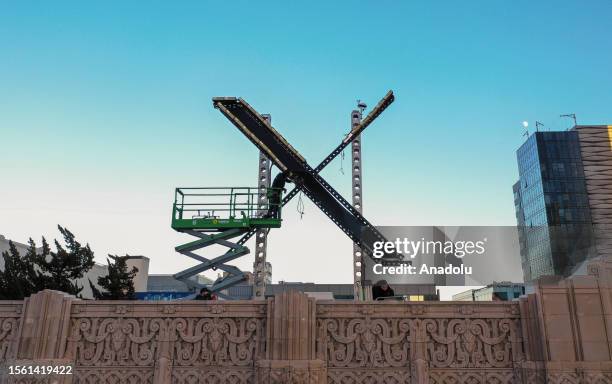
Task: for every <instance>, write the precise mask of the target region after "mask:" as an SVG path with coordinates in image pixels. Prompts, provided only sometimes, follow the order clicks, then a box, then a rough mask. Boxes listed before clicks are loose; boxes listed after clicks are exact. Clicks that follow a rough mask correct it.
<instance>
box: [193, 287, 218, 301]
mask: <svg viewBox="0 0 612 384" xmlns="http://www.w3.org/2000/svg"><path fill="white" fill-rule="evenodd" d="M195 299H196V300H217V296H216V295H214V294H213V293H212V292H210V290H209V289H208V288H206V287H204V288H202V289H200V294H199V295H197V296H196V297H195Z"/></svg>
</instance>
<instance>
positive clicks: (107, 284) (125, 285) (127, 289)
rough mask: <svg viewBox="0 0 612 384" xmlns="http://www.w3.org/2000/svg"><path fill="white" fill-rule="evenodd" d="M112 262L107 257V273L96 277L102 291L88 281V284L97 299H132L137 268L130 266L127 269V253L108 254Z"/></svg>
mask: <svg viewBox="0 0 612 384" xmlns="http://www.w3.org/2000/svg"><path fill="white" fill-rule="evenodd" d="M108 257H110V258H111V259H112V260H113V262H112V263H111V261H110V260H109V259H108V258H107V259H106V262H107V263H108V274H107V275H106V276H101V277H98V285H99V286H100V287H101V288H102V291H100V290H99V289H97V288H96V286H95V285H94V284H93V283H92V282H91V281H89V285H90V287H91V290H92V292H93V294H94V297H95V298H96V299H98V300H132V299H134V293H135V291H134V277H135V276H136V273H138V268H136V267H132V269H131V270H128V266H127V260H128V259H129V257H130V256H129V255H125V256H113V255H108Z"/></svg>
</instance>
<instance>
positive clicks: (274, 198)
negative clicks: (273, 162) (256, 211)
mask: <svg viewBox="0 0 612 384" xmlns="http://www.w3.org/2000/svg"><path fill="white" fill-rule="evenodd" d="M287 181H289V182H290V181H291V180H290V179H289V175H288V174H286V173H285V172H281V173H279V174H278V175H276V177H275V178H274V180H273V181H272V188H270V189H269V190H268V196H267V197H268V212H267V213H266V214H265V216H264V217H272V218H278V213H279V212H280V205H281V197H282V194H283V192H287V190H286V189H285V184H286V183H287Z"/></svg>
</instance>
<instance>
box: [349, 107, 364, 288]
mask: <svg viewBox="0 0 612 384" xmlns="http://www.w3.org/2000/svg"><path fill="white" fill-rule="evenodd" d="M360 122H361V111H359V110H353V111H352V112H351V130H352V129H353V128H354V127H355V126H356V125H359V123H360ZM351 170H352V171H351V173H352V186H353V188H352V191H353V192H352V193H353V208H355V209H356V210H357V211H359V213H363V195H362V190H363V188H362V183H361V180H362V178H361V172H362V166H361V135H359V136H357V137H355V139H354V140H353V143H352V144H351ZM362 257H363V254H362V252H361V248H359V246H358V245H357V244H355V243H353V294H354V298H355V300H362V299H363V298H362V294H363V293H362V290H363V276H364V275H363V270H362V269H363V262H362V261H363V260H362Z"/></svg>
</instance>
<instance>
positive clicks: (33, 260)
mask: <svg viewBox="0 0 612 384" xmlns="http://www.w3.org/2000/svg"><path fill="white" fill-rule="evenodd" d="M58 228H59V231H60V233H61V234H62V235H63V237H64V242H65V243H66V248H64V247H63V246H62V245H60V243H59V242H58V241H57V240H55V246H56V249H57V251H56V252H52V251H51V248H50V247H49V244H48V243H47V240H46V239H45V238H44V237H43V238H42V248H40V249H37V248H36V244H35V243H34V240H32V239H30V240H29V241H28V250H27V252H26V254H25V255H23V256H22V255H20V254H19V251H18V250H17V247H16V246H15V244H13V242H9V247H10V248H9V250H8V251H7V252H4V253H3V254H2V257H3V258H4V264H5V268H4V271H0V299H4V300H22V299H23V298H25V297H28V296H30V295H32V294H34V293H36V292H38V291H42V290H43V289H54V290H57V291H62V292H66V293H69V294H71V295H77V296H78V295H79V293H80V292H81V291H82V290H83V287H79V286H78V284H77V283H76V280H77V279H80V278H82V277H83V276H85V274H86V273H87V272H88V271H89V270H90V269H91V267H92V266H93V265H94V261H93V251H92V250H91V249H90V248H89V245H86V246H84V247H83V246H82V245H81V244H80V243H79V242H78V241H76V239H75V237H74V235H73V234H72V232H70V231H69V230H67V229H65V228H62V227H61V226H59V225H58Z"/></svg>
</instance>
